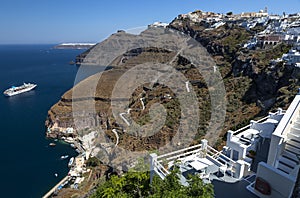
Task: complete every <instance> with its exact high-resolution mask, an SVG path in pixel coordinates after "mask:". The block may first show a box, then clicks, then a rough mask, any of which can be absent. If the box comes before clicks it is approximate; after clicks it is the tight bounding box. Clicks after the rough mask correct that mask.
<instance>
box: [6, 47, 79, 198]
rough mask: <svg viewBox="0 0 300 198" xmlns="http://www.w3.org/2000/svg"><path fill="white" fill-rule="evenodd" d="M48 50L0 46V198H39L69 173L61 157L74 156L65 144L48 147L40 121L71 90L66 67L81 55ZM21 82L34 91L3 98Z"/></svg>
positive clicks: (72, 75)
mask: <svg viewBox="0 0 300 198" xmlns="http://www.w3.org/2000/svg"><path fill="white" fill-rule="evenodd" d="M51 47H52V46H50V45H20V46H19V45H10V46H4V45H2V46H1V45H0V91H1V95H0V126H1V128H0V141H1V144H0V151H1V156H0V157H1V158H0V171H1V180H0V197H17V198H19V197H22V198H23V197H25V198H27V197H34V198H35V197H41V196H42V195H43V194H44V193H45V192H47V191H48V190H49V189H50V188H51V187H52V186H54V185H55V184H56V183H57V182H58V181H59V180H61V179H62V178H63V177H64V176H65V175H66V174H67V172H68V167H67V163H68V160H60V156H61V155H65V154H68V155H70V156H75V155H76V152H75V151H74V150H73V149H72V148H71V147H70V146H69V145H66V144H60V143H58V144H57V146H56V147H49V146H48V144H49V142H50V140H47V139H46V138H45V130H46V129H45V126H44V122H45V119H46V116H47V111H48V110H49V109H50V107H51V106H52V105H53V104H55V103H56V102H57V101H58V100H59V99H60V96H61V95H62V94H63V93H64V92H65V91H67V90H68V89H70V88H71V87H72V85H73V82H74V78H75V75H76V72H77V67H76V66H74V65H69V64H68V63H69V61H70V60H72V59H73V58H74V57H75V56H76V55H77V54H79V53H81V52H82V50H81V51H80V50H55V49H51ZM23 82H34V83H37V84H38V87H37V88H36V90H34V91H31V92H28V93H24V94H21V95H18V96H14V97H11V98H7V97H5V96H4V95H2V92H3V91H4V90H5V89H7V88H8V87H10V86H12V85H20V84H22V83H23ZM55 173H58V175H59V176H58V177H55V176H54V174H55Z"/></svg>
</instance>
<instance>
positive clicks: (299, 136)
mask: <svg viewBox="0 0 300 198" xmlns="http://www.w3.org/2000/svg"><path fill="white" fill-rule="evenodd" d="M298 156H300V116H299V113H298V117H297V118H296V119H294V121H293V126H292V127H291V129H290V131H289V132H288V134H287V141H286V142H285V148H284V151H283V152H282V154H281V156H280V157H279V158H278V161H277V166H276V168H277V169H278V170H281V171H282V172H284V173H286V174H290V173H291V172H292V171H293V170H294V168H295V167H296V166H297V165H298V164H299V163H300V160H299V157H298Z"/></svg>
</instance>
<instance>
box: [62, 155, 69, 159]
mask: <svg viewBox="0 0 300 198" xmlns="http://www.w3.org/2000/svg"><path fill="white" fill-rule="evenodd" d="M68 157H69V155H62V156H60V159H67V158H68Z"/></svg>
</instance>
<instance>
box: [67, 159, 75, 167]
mask: <svg viewBox="0 0 300 198" xmlns="http://www.w3.org/2000/svg"><path fill="white" fill-rule="evenodd" d="M73 162H74V157H71V158H70V160H69V163H68V166H72V164H73Z"/></svg>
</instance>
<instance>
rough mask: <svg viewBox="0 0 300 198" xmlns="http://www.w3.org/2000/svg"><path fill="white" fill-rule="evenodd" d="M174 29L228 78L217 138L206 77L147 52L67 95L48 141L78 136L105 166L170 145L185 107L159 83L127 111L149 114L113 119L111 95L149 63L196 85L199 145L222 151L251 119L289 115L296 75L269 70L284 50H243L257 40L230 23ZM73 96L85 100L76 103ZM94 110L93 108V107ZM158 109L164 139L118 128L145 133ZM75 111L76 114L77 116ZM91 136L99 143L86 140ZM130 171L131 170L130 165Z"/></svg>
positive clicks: (142, 90)
mask: <svg viewBox="0 0 300 198" xmlns="http://www.w3.org/2000/svg"><path fill="white" fill-rule="evenodd" d="M169 28H171V29H176V30H178V31H180V32H184V33H186V34H188V35H190V36H191V37H193V38H195V39H196V40H197V41H198V42H200V43H201V44H202V45H203V46H204V47H205V48H206V49H207V51H208V52H209V53H210V55H211V56H212V57H213V59H214V61H215V62H216V65H217V67H218V69H219V71H220V73H221V75H222V77H223V82H224V85H225V88H226V98H227V102H228V104H227V111H226V118H225V123H224V127H223V128H222V129H218V130H216V131H215V133H213V134H212V133H210V134H207V133H206V129H207V122H208V121H209V119H210V116H211V114H210V113H211V112H210V96H209V92H208V89H207V87H206V84H205V81H204V80H203V77H202V76H201V74H199V72H197V70H196V69H195V68H194V67H193V64H191V61H190V60H187V59H185V58H184V57H181V56H178V55H177V54H176V53H174V52H172V51H168V50H165V49H161V48H143V49H135V50H130V51H128V52H126V53H125V54H122V55H121V56H119V57H118V58H116V59H115V61H114V62H113V63H112V65H114V67H113V68H112V69H111V70H108V71H104V72H102V73H97V74H95V75H93V76H91V77H89V78H87V79H85V80H84V81H82V82H80V83H79V84H77V85H76V86H75V87H74V88H73V89H71V90H69V91H68V92H66V93H65V94H64V95H63V96H62V98H61V100H60V101H59V102H58V103H57V104H55V105H54V106H53V107H52V108H51V109H50V110H49V113H48V119H47V121H46V126H47V127H48V128H49V129H50V131H51V133H47V135H48V136H49V137H53V138H56V137H62V136H65V137H66V136H70V137H74V136H79V137H80V141H83V142H85V147H89V148H90V149H92V150H94V151H95V153H98V154H97V156H98V157H99V158H100V159H101V160H102V161H113V160H115V158H114V157H115V154H114V153H113V152H118V151H115V150H114V149H115V147H114V145H115V144H118V146H120V147H122V148H124V149H126V150H129V151H149V150H154V149H157V148H159V147H160V146H162V145H164V144H166V143H167V142H168V141H169V140H170V139H171V138H172V137H173V136H174V131H175V130H176V129H177V128H178V121H179V120H180V113H179V112H180V105H179V104H178V101H177V100H176V95H175V94H174V93H172V91H171V90H170V89H169V88H168V87H166V86H164V85H161V84H156V83H153V84H143V85H141V86H139V87H138V88H136V89H135V90H134V92H133V93H132V95H131V101H130V106H129V108H130V109H144V110H143V111H136V110H131V111H129V112H128V113H127V115H126V112H124V116H123V117H122V115H113V112H112V107H111V102H112V101H111V95H112V93H113V90H114V87H115V84H116V82H117V81H118V80H119V79H120V77H121V76H122V75H123V74H124V73H125V72H126V71H128V70H129V69H131V68H132V67H134V66H135V65H138V64H142V63H146V62H152V63H170V62H172V65H173V66H174V68H175V69H176V70H177V71H180V72H182V73H183V74H184V76H185V77H186V78H187V79H188V80H189V82H191V85H192V88H193V90H195V92H196V94H197V98H198V100H199V113H200V114H201V115H200V120H199V122H200V124H199V127H198V133H197V135H196V136H195V138H194V142H192V143H196V142H198V141H199V140H200V139H201V138H202V137H205V138H207V139H209V141H210V143H211V144H212V143H218V144H219V143H221V142H222V138H223V135H224V134H225V132H226V131H227V130H229V129H235V128H237V127H239V125H240V124H244V123H248V122H249V120H250V119H254V118H256V117H259V116H262V115H264V114H266V112H268V111H269V110H272V109H274V108H277V107H282V108H285V107H287V105H288V104H289V103H290V101H291V99H292V98H293V96H294V94H295V93H296V90H297V88H298V87H299V85H300V84H299V75H300V70H299V68H295V67H288V66H285V65H284V64H282V63H279V64H273V65H271V64H270V60H271V59H274V58H277V57H279V56H281V55H282V54H283V53H284V52H285V51H286V50H287V49H288V46H286V45H285V44H278V45H276V46H274V47H273V48H268V49H256V50H248V49H244V48H242V45H243V44H244V43H245V42H247V41H248V40H249V39H250V38H251V37H252V36H253V35H254V33H255V32H254V31H251V30H250V31H249V30H246V29H244V28H242V27H239V26H237V25H235V24H230V23H229V24H225V25H223V26H220V27H218V28H215V29H207V24H205V23H195V22H193V21H192V20H188V19H183V18H176V19H175V20H174V21H173V22H172V23H170V25H169ZM95 48H97V46H95ZM95 81H97V86H96V88H95V87H93V86H94V85H93V82H95ZM92 89H95V91H96V92H95V95H94V94H92V95H90V93H91V92H89V90H92ZM74 92H76V93H80V95H73V94H72V93H74ZM141 99H142V100H144V104H143V103H141ZM91 103H92V104H93V105H90V104H91ZM154 103H160V104H162V105H163V106H164V107H165V109H167V112H166V118H167V119H166V122H165V123H164V126H163V127H162V129H161V130H160V131H159V133H156V134H154V135H151V136H148V137H141V136H138V135H132V134H130V133H128V132H125V131H124V126H122V125H120V124H118V123H119V122H117V121H116V117H118V118H119V119H123V124H124V125H125V124H126V123H124V119H125V120H128V119H129V117H131V119H133V120H134V121H135V122H136V123H139V124H140V125H145V124H146V123H149V122H150V120H151V119H150V117H149V109H150V107H151V106H152V104H154ZM143 105H144V106H143ZM91 106H92V107H93V108H91ZM74 108H76V111H73V110H74ZM74 120H75V122H74ZM68 127H72V128H74V129H75V134H72V133H70V134H68V133H66V132H65V131H66V129H67V128H68ZM99 128H101V130H103V133H102V135H101V134H100V135H99V134H97V135H96V133H93V131H97V130H99ZM114 130H115V131H114ZM88 134H95V135H94V136H92V137H91V138H90V139H89V137H87V135H88ZM82 139H85V140H82ZM86 139H89V140H88V141H86ZM98 140H99V141H98ZM86 142H87V143H86ZM103 142H106V143H103ZM110 151H113V152H112V153H111V154H110V155H108V157H106V158H105V159H104V158H103V156H104V155H101V154H100V153H101V152H105V153H107V152H110ZM119 160H120V159H119ZM121 161H122V160H120V162H121ZM130 163H133V162H128V164H130ZM120 167H121V164H120ZM120 169H124V168H122V167H121V168H120ZM125 169H126V168H125Z"/></svg>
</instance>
